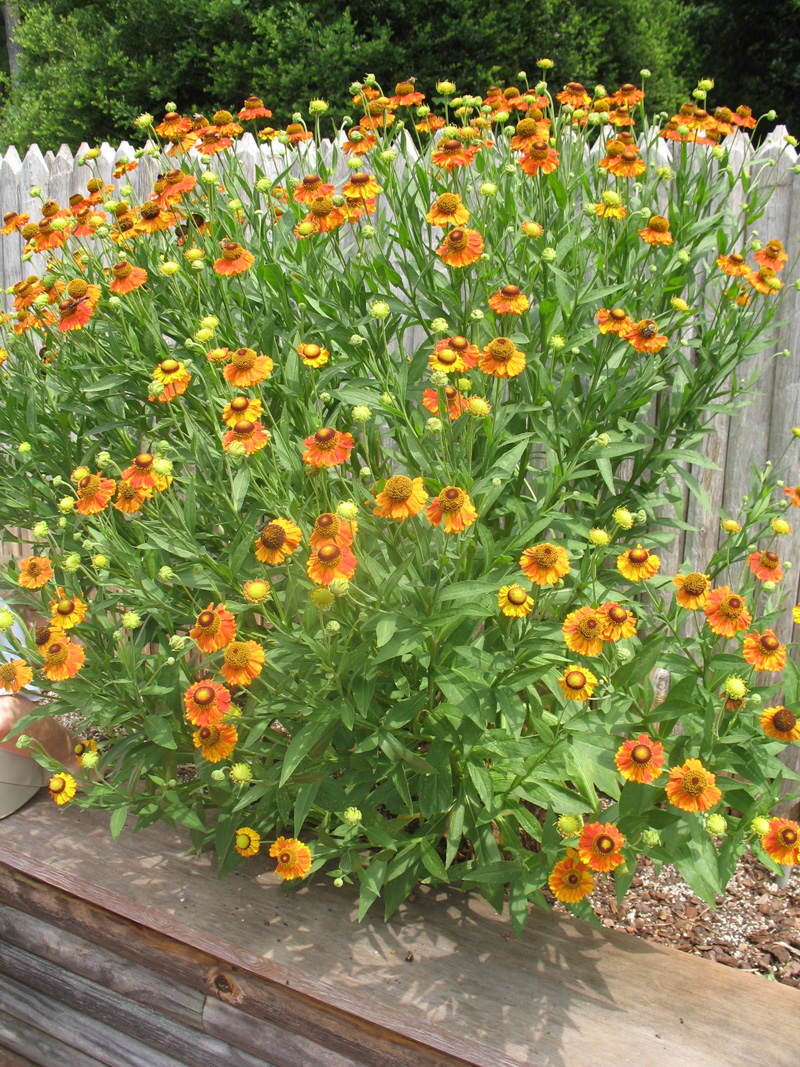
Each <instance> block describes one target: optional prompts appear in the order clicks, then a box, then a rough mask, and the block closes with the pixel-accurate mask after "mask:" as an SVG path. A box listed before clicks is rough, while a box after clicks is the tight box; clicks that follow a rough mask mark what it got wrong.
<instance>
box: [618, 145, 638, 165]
mask: <svg viewBox="0 0 800 1067" xmlns="http://www.w3.org/2000/svg"><path fill="white" fill-rule="evenodd" d="M620 158H621V159H622V160H623V161H624V162H625V163H635V162H636V149H635V148H625V149H624V150H623V152H622V155H621V157H620Z"/></svg>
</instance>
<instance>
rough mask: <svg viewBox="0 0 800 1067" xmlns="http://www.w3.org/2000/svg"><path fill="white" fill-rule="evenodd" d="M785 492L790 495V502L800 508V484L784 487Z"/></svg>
mask: <svg viewBox="0 0 800 1067" xmlns="http://www.w3.org/2000/svg"><path fill="white" fill-rule="evenodd" d="M783 492H784V494H785V495H786V496H788V497H789V503H790V504H792V505H793V506H794V507H796V508H800V485H793V486H790V487H789V488H788V489H784V490H783Z"/></svg>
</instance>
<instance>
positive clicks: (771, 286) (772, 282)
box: [59, 267, 783, 329]
mask: <svg viewBox="0 0 800 1067" xmlns="http://www.w3.org/2000/svg"><path fill="white" fill-rule="evenodd" d="M747 281H748V284H749V285H751V286H752V287H753V289H755V290H756V291H757V292H759V293H762V294H763V295H764V296H769V295H770V293H777V292H778V291H779V290H780V289H783V282H782V281H780V279H779V278H778V276H777V274H776V273H775V268H774V267H759V269H758V270H757V271H752V270H751V271H750V273H749V274H748V275H747ZM59 329H61V327H60V326H59Z"/></svg>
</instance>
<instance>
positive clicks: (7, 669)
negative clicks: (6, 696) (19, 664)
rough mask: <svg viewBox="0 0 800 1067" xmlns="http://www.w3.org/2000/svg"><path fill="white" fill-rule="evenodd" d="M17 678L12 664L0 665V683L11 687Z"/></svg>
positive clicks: (15, 669)
mask: <svg viewBox="0 0 800 1067" xmlns="http://www.w3.org/2000/svg"><path fill="white" fill-rule="evenodd" d="M16 676H17V668H16V667H15V666H14V664H13V663H2V664H0V681H2V682H5V684H6V685H11V683H12V682H13V681H14V679H15V678H16Z"/></svg>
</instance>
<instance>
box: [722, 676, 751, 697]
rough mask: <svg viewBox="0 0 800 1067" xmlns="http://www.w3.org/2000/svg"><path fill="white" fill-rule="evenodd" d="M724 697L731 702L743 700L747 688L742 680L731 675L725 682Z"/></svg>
mask: <svg viewBox="0 0 800 1067" xmlns="http://www.w3.org/2000/svg"><path fill="white" fill-rule="evenodd" d="M725 695H726V696H728V697H730V699H731V700H744V698H745V697H746V696H747V686H746V685H745V683H744V680H743V679H742V678H738V677H737V676H736V675H735V674H732V675H731V676H730V678H728V679H726V681H725Z"/></svg>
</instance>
